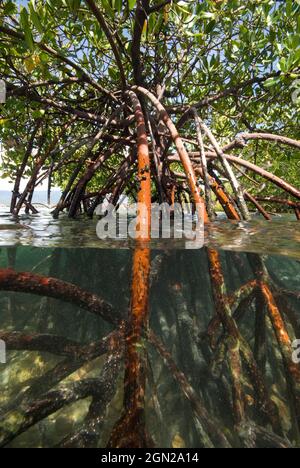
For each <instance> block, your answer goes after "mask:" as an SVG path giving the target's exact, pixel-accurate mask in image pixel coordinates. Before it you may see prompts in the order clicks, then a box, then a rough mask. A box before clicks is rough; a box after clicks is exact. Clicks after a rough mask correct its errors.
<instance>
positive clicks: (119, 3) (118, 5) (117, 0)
mask: <svg viewBox="0 0 300 468" xmlns="http://www.w3.org/2000/svg"><path fill="white" fill-rule="evenodd" d="M115 9H116V10H117V12H118V13H121V11H122V0H115Z"/></svg>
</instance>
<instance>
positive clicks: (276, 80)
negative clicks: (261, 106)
mask: <svg viewBox="0 0 300 468" xmlns="http://www.w3.org/2000/svg"><path fill="white" fill-rule="evenodd" d="M279 82H280V79H279V78H275V77H273V78H268V79H267V80H266V81H265V83H264V86H265V88H272V87H273V86H275V85H277V84H278V83H279Z"/></svg>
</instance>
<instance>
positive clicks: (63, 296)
mask: <svg viewBox="0 0 300 468" xmlns="http://www.w3.org/2000/svg"><path fill="white" fill-rule="evenodd" d="M0 290H2V291H14V292H21V293H29V294H36V295H38V296H46V297H51V298H54V299H59V300H62V301H64V302H70V303H72V304H75V305H77V306H78V307H81V308H83V309H85V310H88V311H89V312H92V313H93V314H96V315H99V316H100V317H102V318H103V319H104V320H106V321H108V322H109V323H114V324H117V323H118V322H119V318H118V317H117V316H116V315H115V314H114V312H113V309H112V306H111V305H110V304H109V303H108V302H106V301H104V300H103V299H101V298H100V297H98V296H97V295H96V294H92V293H89V292H87V291H85V290H84V289H81V288H80V287H78V286H76V285H74V284H71V283H67V282H65V281H62V280H59V279H56V278H50V277H46V276H41V275H35V274H33V273H28V272H23V273H20V272H16V271H14V270H10V269H1V270H0Z"/></svg>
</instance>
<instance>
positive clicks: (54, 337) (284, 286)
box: [0, 215, 300, 448]
mask: <svg viewBox="0 0 300 468" xmlns="http://www.w3.org/2000/svg"><path fill="white" fill-rule="evenodd" d="M43 223H44V224H43ZM68 223H69V221H68V220H67V219H66V220H64V219H61V220H60V221H56V222H55V221H53V220H52V221H51V222H50V217H49V218H47V216H44V217H41V216H39V218H35V217H34V216H32V217H28V216H27V217H26V219H25V216H24V218H21V219H19V220H18V222H16V221H15V220H13V219H12V218H10V217H9V216H8V215H5V216H4V215H3V216H2V219H1V231H0V234H1V236H0V237H1V242H0V244H1V246H0V317H1V319H0V320H1V325H0V339H1V343H2V353H1V363H0V446H1V447H9V448H21V447H33V448H39V447H41V448H47V447H51V448H53V447H59V448H71V447H81V448H89V447H94V448H96V447H97V448H104V447H120V448H122V447H127V448H128V447H167V448H213V447H215V448H240V447H246V448H256V447H272V448H274V447H278V448H290V447H300V432H299V424H300V365H299V363H300V350H299V349H300V342H299V341H297V340H300V287H299V286H300V248H299V231H297V222H296V221H289V222H288V221H287V220H282V221H280V220H279V221H274V223H272V224H268V223H266V222H264V221H261V222H258V221H253V222H251V223H248V224H247V223H234V222H232V223H230V222H223V223H222V222H220V223H215V224H214V225H212V226H210V227H208V228H207V232H206V233H205V246H204V247H203V248H202V249H196V250H184V249H183V248H182V249H181V248H174V246H173V245H172V243H171V242H170V243H169V246H168V248H166V246H165V245H163V246H161V248H159V247H160V246H159V245H157V249H147V248H145V246H143V247H139V246H136V248H135V249H129V248H117V246H115V248H112V246H111V245H108V246H106V245H105V244H103V243H101V242H102V241H100V240H98V239H97V237H96V235H95V234H93V235H92V234H90V238H88V237H87V234H86V233H87V232H90V233H92V232H94V231H93V229H92V227H91V224H90V225H89V228H87V224H88V222H83V221H77V222H75V223H74V222H72V229H73V231H72V235H71V236H69V237H68V236H67V235H66V233H67V232H68V229H71V227H70V226H71V224H70V226H69V224H68ZM89 223H92V221H89ZM29 233H30V234H29ZM279 234H280V240H278V236H279ZM68 239H71V240H69V241H68ZM249 239H251V248H250V247H249V246H250V241H249ZM76 244H77V245H76ZM79 246H80V247H79ZM148 256H150V260H151V262H150V265H151V268H150V271H149V272H148V273H147V272H146V273H145V269H144V270H143V261H144V259H145V258H147V257H148ZM137 259H138V260H137ZM135 261H138V262H139V263H138V264H139V265H140V266H141V268H140V269H139V272H138V274H148V277H149V285H150V286H149V307H148V309H147V310H146V311H144V315H143V317H142V319H140V318H137V317H138V315H137V316H136V317H135V316H134V314H135V310H137V309H134V308H130V304H131V301H134V300H135V299H134V297H136V303H137V304H138V303H139V301H141V302H143V298H142V297H143V295H144V294H148V293H146V292H145V291H143V288H140V289H138V290H136V291H133V290H132V288H133V286H132V276H133V275H136V274H137V272H134V268H133V264H134V262H135ZM135 284H141V283H140V282H139V281H136V282H135ZM139 320H142V322H143V323H142V325H143V326H142V325H141V323H139ZM145 324H146V326H145Z"/></svg>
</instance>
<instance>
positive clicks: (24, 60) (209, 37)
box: [0, 0, 300, 209]
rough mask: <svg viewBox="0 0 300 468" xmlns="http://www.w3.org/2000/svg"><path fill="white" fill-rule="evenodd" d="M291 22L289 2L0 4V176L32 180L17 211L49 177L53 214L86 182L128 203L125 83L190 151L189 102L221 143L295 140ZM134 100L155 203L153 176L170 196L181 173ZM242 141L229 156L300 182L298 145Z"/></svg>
mask: <svg viewBox="0 0 300 468" xmlns="http://www.w3.org/2000/svg"><path fill="white" fill-rule="evenodd" d="M299 12H300V1H299V0H296V1H294V0H287V1H284V2H282V1H274V0H257V1H254V0H248V1H241V0H228V1H225V0H224V1H222V0H197V1H194V0H193V1H190V0H181V1H176V0H151V1H149V0H128V1H127V0H123V1H122V0H51V1H50V0H30V1H23V2H17V1H12V0H2V1H0V34H1V36H0V78H1V79H3V80H4V81H5V82H6V85H7V101H6V104H5V105H1V108H0V109H1V116H0V139H1V141H2V142H3V145H4V148H5V150H6V158H5V160H4V171H5V175H8V176H9V177H11V179H12V180H14V181H15V179H16V178H18V177H20V176H26V177H31V185H30V186H29V187H28V193H27V194H26V195H25V197H24V200H23V201H25V202H26V203H27V202H28V201H29V202H30V196H32V191H33V190H34V187H35V186H36V185H37V184H38V183H39V182H40V181H42V180H45V179H49V183H52V184H53V180H54V183H56V184H59V185H60V186H61V187H62V188H66V187H67V188H68V191H67V193H66V197H65V200H64V204H63V207H68V206H69V205H68V203H70V200H71V198H72V194H74V190H75V188H76V184H77V186H78V183H80V182H82V178H84V177H85V179H84V181H83V182H82V183H83V191H82V193H83V194H84V196H85V197H89V196H90V194H93V193H94V192H95V193H94V195H96V193H98V194H101V195H102V196H103V195H104V194H105V193H112V192H113V193H115V194H120V193H122V192H123V191H124V190H126V191H127V192H128V193H130V194H131V195H132V196H133V197H134V196H135V195H136V192H137V190H138V188H137V186H136V183H135V178H134V177H135V169H134V166H135V158H136V156H135V154H134V153H135V151H136V150H135V146H136V139H135V122H134V117H133V112H132V109H131V105H130V101H128V98H126V91H127V90H128V89H130V88H131V87H132V86H134V85H139V86H143V87H144V88H146V89H147V90H149V91H151V92H152V93H153V94H154V95H155V96H159V99H160V101H161V103H162V104H163V105H164V106H165V108H166V110H167V111H168V113H169V115H170V116H171V118H172V121H173V122H174V123H175V124H179V125H178V128H179V129H180V134H181V136H182V137H184V138H185V139H186V140H188V141H186V145H187V149H188V150H189V151H198V147H197V139H196V138H195V123H194V119H193V118H189V117H190V109H191V108H192V107H193V106H194V107H195V108H197V111H198V114H199V115H200V117H201V119H202V120H203V121H204V122H206V123H207V124H208V125H209V127H210V128H211V129H212V131H213V133H214V135H215V136H216V138H217V139H218V141H219V142H220V144H221V145H222V146H224V145H226V144H227V143H229V142H231V141H232V140H234V139H235V137H236V136H237V135H239V134H240V133H245V132H246V133H247V134H254V133H271V134H279V135H286V136H288V137H290V138H292V139H294V140H299V102H300V101H299V99H298V94H300V93H298V88H299V87H300V81H298V79H299V78H300V15H299ZM140 98H141V101H142V105H143V111H144V114H145V117H146V121H147V122H148V130H149V134H148V137H149V143H150V141H151V142H152V144H151V146H150V149H151V151H152V161H153V166H155V157H154V156H155V155H156V156H157V160H156V162H157V165H156V166H157V167H156V168H155V167H153V168H152V170H153V173H154V177H153V180H154V186H153V194H154V197H155V194H157V196H159V188H161V186H160V184H159V180H158V179H159V177H158V173H157V171H158V167H160V168H161V167H163V169H161V171H162V172H161V179H162V180H160V183H161V184H162V187H163V191H164V192H165V193H166V194H167V192H168V190H169V189H170V186H173V185H174V184H175V185H176V183H177V182H176V175H174V172H175V173H177V172H178V171H180V170H181V169H180V167H179V165H178V164H173V165H171V169H170V170H169V169H168V164H167V156H168V154H174V148H173V147H172V146H171V143H170V142H169V135H168V131H167V129H166V128H165V127H164V126H163V125H162V126H161V125H160V124H159V122H160V118H159V113H158V112H157V111H156V110H155V109H154V108H153V107H152V105H151V104H150V103H149V101H148V100H147V99H146V98H145V96H144V97H141V96H140ZM183 116H184V121H183V119H182V117H183ZM181 124H183V125H181ZM101 128H102V134H100V136H99V131H100V130H101ZM96 135H97V138H96V140H94V138H95V136H96ZM153 143H155V144H154V145H153ZM244 143H245V142H244ZM246 143H247V144H244V145H243V148H242V149H241V148H239V149H238V150H237V149H236V148H234V147H233V148H232V153H233V154H241V155H242V157H243V159H246V160H249V161H252V162H254V163H255V164H257V165H258V166H260V167H262V168H265V169H267V170H268V171H270V172H272V173H274V174H276V175H278V176H280V177H283V178H286V180H288V181H289V182H290V183H291V184H294V185H296V186H297V184H298V181H299V164H300V160H299V148H298V149H297V147H295V145H294V146H293V145H292V146H289V145H288V146H286V145H282V144H278V143H276V141H275V142H274V141H265V140H264V139H259V140H257V139H255V140H252V139H250V140H249V141H246ZM205 144H206V147H207V151H208V152H209V150H211V147H210V142H209V141H207V140H205ZM296 146H297V145H296ZM168 148H169V149H168ZM237 151H238V153H237ZM101 158H102V159H101ZM100 159H101V160H100ZM95 162H97V163H99V164H98V166H97V168H96V169H95V170H93V172H92V174H91V173H90V175H91V177H90V178H89V177H86V174H87V172H88V171H89V169H90V170H92V164H95ZM78 163H80V164H78ZM214 164H215V163H214ZM209 170H211V171H214V172H213V174H214V175H219V176H220V177H223V178H224V177H225V175H224V174H222V171H221V170H219V171H218V170H217V169H216V167H211V166H210V167H209ZM234 170H235V168H234ZM20 171H21V172H22V173H21V172H20ZM236 175H237V176H238V177H240V176H241V182H242V184H243V186H244V187H246V188H248V189H249V190H250V192H251V191H252V193H253V194H257V193H259V194H260V195H261V196H263V197H265V196H270V195H276V196H278V195H279V196H282V189H281V188H279V187H278V186H276V185H275V186H273V185H270V184H267V185H266V184H265V183H263V184H262V182H263V179H261V177H260V176H259V175H254V176H253V175H252V174H251V180H249V176H248V175H247V174H246V175H245V174H244V169H242V173H241V172H240V169H238V170H236ZM70 178H71V180H70ZM253 179H255V180H253ZM108 181H110V183H109V184H108ZM71 182H72V183H71ZM264 182H265V181H264ZM68 183H69V186H68ZM182 184H183V185H182ZM15 188H17V189H18V187H15ZM181 188H183V189H184V183H181V184H180V185H179V186H178V187H177V189H178V191H180V190H181ZM114 191H115V192H114ZM19 195H20V194H16V196H19ZM68 197H69V202H68ZM19 201H20V199H19ZM26 206H27V208H28V205H26ZM13 208H15V206H14V207H13ZM76 209H78V206H77V207H76Z"/></svg>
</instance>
